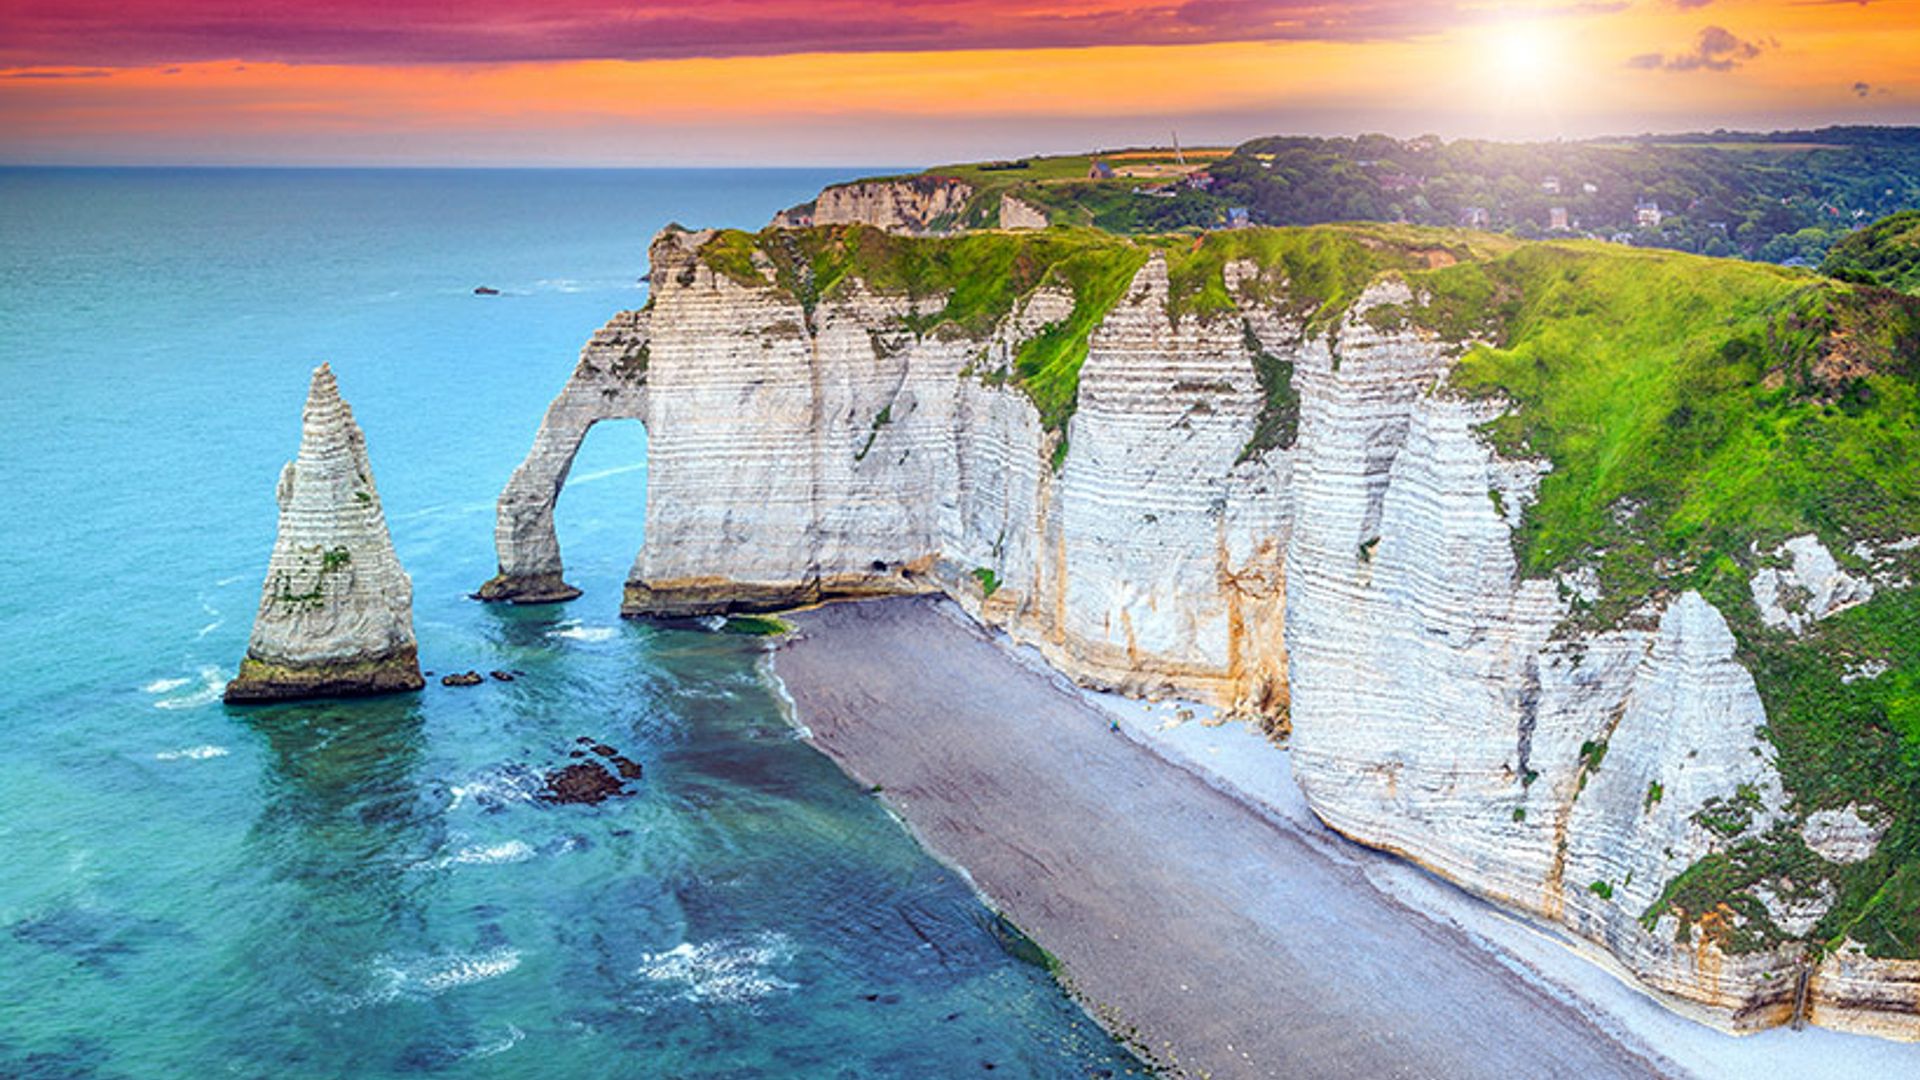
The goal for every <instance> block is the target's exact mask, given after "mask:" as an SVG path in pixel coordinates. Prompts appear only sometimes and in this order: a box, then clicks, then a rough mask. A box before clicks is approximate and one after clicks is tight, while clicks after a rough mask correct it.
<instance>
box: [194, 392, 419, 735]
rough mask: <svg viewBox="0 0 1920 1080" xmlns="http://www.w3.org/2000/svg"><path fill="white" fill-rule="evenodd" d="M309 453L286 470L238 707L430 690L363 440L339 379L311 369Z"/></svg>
mask: <svg viewBox="0 0 1920 1080" xmlns="http://www.w3.org/2000/svg"><path fill="white" fill-rule="evenodd" d="M302 423H303V427H302V434H301V439H300V456H299V457H298V458H296V459H295V460H293V461H291V462H288V463H287V465H286V467H285V468H284V469H282V470H281V472H280V485H279V488H278V491H277V498H278V501H279V504H280V531H279V537H278V539H277V540H276V541H275V543H274V546H273V557H272V559H271V560H270V561H269V562H268V564H267V580H266V584H265V585H264V586H263V587H262V589H261V591H260V611H259V614H258V615H256V616H254V620H253V635H252V637H251V638H250V639H249V640H248V642H247V655H246V657H245V658H244V659H242V660H241V661H240V674H239V676H238V677H237V678H235V679H234V680H233V681H232V682H230V683H228V684H227V690H226V700H227V702H228V703H229V704H248V703H256V702H267V701H287V700H292V699H297V698H315V697H347V696H358V695H365V694H386V693H396V692H401V691H408V690H418V689H420V688H421V686H423V685H425V681H426V680H424V679H423V678H422V677H421V675H420V661H419V658H418V656H417V655H416V651H415V644H414V636H413V582H412V581H411V580H409V579H408V577H407V575H406V571H404V570H402V569H401V568H400V560H399V558H398V556H396V555H395V554H394V551H393V540H392V538H391V537H390V536H389V535H388V534H387V519H386V516H385V514H383V513H382V512H381V509H380V493H379V491H378V490H377V489H376V488H375V487H374V483H373V470H372V469H371V468H370V467H369V466H368V464H367V443H366V437H365V436H364V435H362V434H361V432H360V426H359V425H358V424H356V423H355V422H354V419H353V410H352V409H350V408H348V407H347V403H346V402H345V401H343V400H341V398H340V388H339V386H338V384H337V383H335V381H334V377H333V372H332V370H331V369H329V368H328V366H327V365H326V364H321V365H320V366H319V367H318V368H316V369H314V372H313V384H312V387H311V388H310V389H309V390H308V392H307V404H306V408H305V410H304V411H303V413H302Z"/></svg>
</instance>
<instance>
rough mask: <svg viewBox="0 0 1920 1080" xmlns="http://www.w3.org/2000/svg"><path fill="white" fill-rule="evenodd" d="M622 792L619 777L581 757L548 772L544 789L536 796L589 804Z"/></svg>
mask: <svg viewBox="0 0 1920 1080" xmlns="http://www.w3.org/2000/svg"><path fill="white" fill-rule="evenodd" d="M625 794H626V791H625V790H624V789H623V788H622V787H621V785H620V781H619V779H618V778H616V777H615V776H614V775H613V774H612V773H610V772H608V771H607V770H606V767H605V766H603V765H601V764H600V763H599V762H597V761H583V762H580V763H578V764H574V765H568V766H567V767H566V768H564V769H560V770H558V771H556V772H551V773H548V774H547V789H546V790H545V791H544V792H542V793H541V795H540V797H541V798H542V799H543V800H545V801H547V802H557V803H587V804H589V805H592V804H594V803H599V802H604V801H606V800H607V799H610V798H612V797H614V796H615V795H625Z"/></svg>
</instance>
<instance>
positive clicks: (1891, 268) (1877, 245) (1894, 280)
mask: <svg viewBox="0 0 1920 1080" xmlns="http://www.w3.org/2000/svg"><path fill="white" fill-rule="evenodd" d="M1820 272H1821V273H1823V274H1827V275H1829V276H1832V277H1837V278H1839V279H1840V280H1842V281H1851V282H1854V283H1856V284H1860V285H1881V286H1885V287H1886V288H1889V289H1898V290H1900V291H1901V292H1905V293H1916V294H1920V210H1903V211H1901V212H1900V213H1898V214H1894V215H1892V216H1890V217H1885V218H1881V219H1880V220H1879V221H1876V222H1874V223H1873V224H1872V225H1869V226H1867V227H1866V228H1864V229H1861V230H1860V231H1859V232H1856V233H1853V234H1851V235H1849V236H1848V237H1847V238H1846V239H1844V240H1841V241H1840V242H1839V243H1838V244H1835V245H1834V246H1833V250H1832V251H1830V252H1828V253H1827V260H1826V261H1825V262H1823V263H1821V264H1820Z"/></svg>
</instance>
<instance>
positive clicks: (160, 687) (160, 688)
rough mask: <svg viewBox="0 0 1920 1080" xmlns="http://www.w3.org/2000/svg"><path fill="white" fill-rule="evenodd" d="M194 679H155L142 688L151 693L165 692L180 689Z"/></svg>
mask: <svg viewBox="0 0 1920 1080" xmlns="http://www.w3.org/2000/svg"><path fill="white" fill-rule="evenodd" d="M192 681H193V680H192V679H184V678H182V679H155V680H153V681H152V682H150V683H148V684H147V685H145V686H143V687H141V688H140V689H141V690H143V691H145V692H147V693H149V694H164V693H166V692H167V691H169V690H178V689H180V688H181V687H183V686H185V685H187V684H188V683H190V682H192Z"/></svg>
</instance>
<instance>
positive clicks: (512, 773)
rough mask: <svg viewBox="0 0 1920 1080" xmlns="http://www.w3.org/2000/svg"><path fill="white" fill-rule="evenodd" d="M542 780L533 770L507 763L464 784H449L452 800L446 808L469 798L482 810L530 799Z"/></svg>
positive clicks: (454, 808) (453, 808) (448, 789)
mask: <svg viewBox="0 0 1920 1080" xmlns="http://www.w3.org/2000/svg"><path fill="white" fill-rule="evenodd" d="M544 783H545V782H544V781H543V780H542V779H541V778H540V777H539V776H538V775H537V774H535V773H534V772H533V770H531V769H526V768H522V767H518V766H510V767H507V768H503V769H501V770H500V771H498V772H494V773H489V774H487V775H484V776H478V777H475V778H473V779H472V780H469V781H468V782H466V783H464V784H450V785H448V787H447V794H449V795H451V796H453V801H452V802H450V803H448V804H447V809H448V810H450V811H451V810H458V809H460V806H461V804H463V803H465V802H467V801H469V800H471V801H472V802H473V803H474V805H476V806H478V807H480V808H481V809H483V810H493V809H497V808H499V807H500V806H502V805H503V804H505V803H510V802H531V801H532V800H533V796H534V793H535V792H537V791H539V790H540V789H541V788H542V787H543V786H544Z"/></svg>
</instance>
